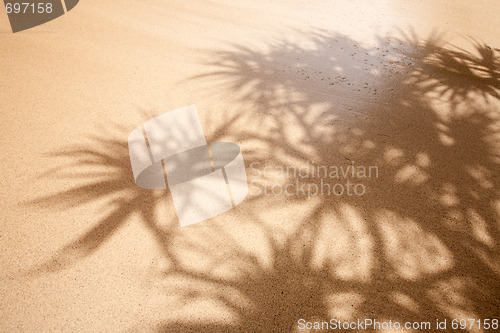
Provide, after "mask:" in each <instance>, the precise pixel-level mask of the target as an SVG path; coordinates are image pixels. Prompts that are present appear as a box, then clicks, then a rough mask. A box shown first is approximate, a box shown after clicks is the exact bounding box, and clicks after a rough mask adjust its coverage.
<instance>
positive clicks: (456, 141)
mask: <svg viewBox="0 0 500 333" xmlns="http://www.w3.org/2000/svg"><path fill="white" fill-rule="evenodd" d="M304 35H306V36H308V38H309V39H310V42H311V43H312V44H313V45H314V47H304V46H303V45H300V44H295V43H292V42H290V43H282V42H280V43H276V44H273V45H270V48H269V49H270V50H269V51H266V52H255V51H253V50H252V49H250V48H248V47H245V46H239V45H233V46H231V49H230V50H229V51H227V52H226V51H221V52H217V53H215V54H212V59H213V62H211V63H209V64H207V67H211V68H213V71H210V72H208V73H207V74H206V75H203V76H199V77H197V79H198V80H208V81H209V82H211V84H213V85H214V89H220V88H222V89H224V91H231V92H234V94H235V96H237V98H238V99H239V103H241V105H244V106H245V109H246V110H253V112H246V113H241V112H239V111H236V112H235V114H233V115H230V116H229V117H228V119H229V120H228V122H227V123H224V122H222V123H218V124H217V126H215V128H216V129H214V130H213V133H215V134H214V135H213V136H214V137H213V139H214V141H215V139H217V137H218V136H219V135H221V136H223V135H224V136H231V137H234V138H237V139H239V140H242V141H245V142H248V143H251V144H252V148H251V149H248V150H247V151H246V154H245V162H246V165H247V167H249V166H250V165H252V163H254V162H259V163H261V166H273V165H274V166H276V165H293V166H295V167H297V168H298V167H300V166H302V165H304V164H305V163H306V162H308V161H313V162H314V163H316V164H317V165H325V166H331V165H339V164H342V163H346V161H347V163H348V164H351V162H352V164H353V165H354V161H355V162H356V164H358V165H377V166H378V168H379V169H380V171H381V174H382V173H383V175H382V176H381V177H380V178H378V177H376V178H365V179H363V180H362V182H363V185H364V186H365V187H366V188H367V192H366V195H364V196H347V195H344V196H339V197H335V196H331V195H329V196H327V195H325V196H318V197H315V198H314V200H313V201H311V199H310V197H309V196H308V195H306V194H299V193H298V194H296V195H292V196H284V195H281V196H276V197H266V196H265V195H257V196H254V197H251V198H249V199H247V200H246V202H245V203H243V204H241V205H240V206H239V207H238V208H237V209H235V210H234V211H235V213H234V214H237V216H238V217H239V218H238V219H237V220H236V221H235V222H234V223H238V227H241V228H247V229H249V230H250V231H249V232H248V233H249V235H251V236H252V237H254V236H255V239H254V238H251V240H252V241H248V239H247V241H243V242H242V241H241V238H239V237H240V236H241V235H238V232H237V231H234V230H231V226H225V227H213V228H210V229H207V230H203V229H200V230H197V231H196V232H194V231H193V230H190V231H193V232H183V233H180V232H178V231H176V228H175V226H174V221H173V222H170V223H169V224H168V225H167V227H166V228H162V227H160V226H159V223H158V216H155V215H154V213H153V211H154V207H155V206H156V205H158V204H160V201H161V200H164V199H165V197H166V196H167V197H168V192H167V193H165V192H155V191H149V190H141V189H140V188H138V187H136V186H135V184H134V181H133V178H132V172H131V169H130V162H129V156H128V146H127V143H126V141H124V140H111V139H109V136H106V135H103V136H99V137H95V138H94V140H95V142H96V144H95V146H91V147H92V148H90V149H89V148H88V147H89V146H88V145H85V146H81V147H73V148H71V149H69V150H68V151H66V152H63V153H61V154H59V155H60V156H63V157H67V158H69V159H70V160H71V161H73V162H74V163H75V165H78V166H79V167H81V168H82V169H83V171H82V172H81V173H75V172H74V171H70V172H62V174H61V176H63V177H67V178H68V179H79V180H82V179H84V180H86V179H90V182H89V183H87V184H85V185H83V186H76V187H75V188H73V189H70V190H68V191H64V192H62V193H58V194H56V195H54V196H51V197H46V198H40V199H39V200H38V201H39V202H40V203H44V204H47V203H49V204H53V205H54V206H59V207H61V208H62V209H64V208H65V207H68V205H70V206H71V205H75V204H77V205H81V204H84V203H88V202H92V201H94V200H99V201H102V202H107V203H108V205H109V207H111V208H112V209H111V213H109V215H107V216H106V217H104V218H102V219H100V220H99V221H98V223H97V225H96V226H94V227H93V228H92V229H91V230H90V231H89V232H87V233H86V234H85V235H83V236H81V237H79V238H77V239H76V240H75V241H73V242H71V243H70V244H68V245H67V246H65V247H64V248H63V249H61V251H59V252H58V253H57V254H56V255H55V256H54V257H53V258H52V259H51V260H49V261H48V262H47V263H45V264H43V265H42V267H41V268H40V269H41V271H42V272H46V271H56V270H59V269H63V268H65V267H67V266H68V265H71V264H74V263H75V262H77V261H78V260H79V259H81V258H84V257H86V256H88V255H90V254H91V253H93V252H94V251H95V250H96V249H98V248H99V246H100V245H101V244H103V243H104V242H105V241H106V240H107V239H109V238H110V237H111V236H112V235H113V234H114V233H115V232H116V230H118V229H119V228H120V227H121V226H122V225H123V224H124V223H125V221H127V220H128V219H129V218H130V216H131V215H132V214H140V215H141V221H143V222H144V225H145V227H146V228H147V229H148V230H151V231H152V232H153V234H154V235H155V237H156V240H157V241H158V244H159V245H160V246H161V248H162V250H163V255H164V256H165V258H166V259H167V260H168V261H169V262H170V263H171V265H170V266H169V268H168V269H166V270H165V272H164V275H163V279H164V281H165V283H167V284H168V282H169V281H170V282H171V281H184V282H186V281H188V282H189V283H187V284H186V285H182V286H181V287H179V288H176V289H175V290H172V289H171V288H170V289H169V290H168V292H169V293H173V294H174V295H175V296H177V297H178V302H174V303H173V304H171V306H172V308H175V309H178V308H182V307H183V306H187V307H191V308H192V307H196V306H198V305H199V304H200V302H209V304H210V305H211V306H213V307H214V308H215V309H216V312H217V313H216V314H215V319H214V320H207V319H206V318H205V319H199V320H192V321H188V320H187V319H186V318H182V317H180V318H179V319H176V320H167V321H165V322H161V323H159V324H156V323H155V324H153V326H155V327H154V331H157V332H174V331H175V332H195V331H196V332H199V331H203V332H294V331H297V328H298V322H299V320H300V319H304V320H306V321H315V322H323V321H329V320H330V319H331V318H338V319H341V320H355V319H363V318H373V319H377V320H379V321H384V320H393V321H399V322H405V321H416V322H417V321H418V322H424V321H429V320H430V321H433V320H435V318H439V319H441V320H442V319H447V320H448V322H449V323H450V322H451V320H452V319H454V318H457V316H472V318H498V316H499V315H500V314H499V309H500V304H499V303H498V300H499V299H500V294H499V292H500V288H499V285H498V281H499V279H498V277H499V274H500V270H499V269H498V262H499V261H498V260H499V245H498V243H497V239H499V238H498V236H499V225H498V220H500V216H499V215H500V212H499V208H498V198H499V193H498V188H499V182H500V180H499V177H498V175H499V174H500V172H499V171H500V168H499V165H500V161H499V156H500V155H499V152H500V147H499V140H498V132H499V128H500V126H498V124H499V119H498V109H497V108H496V104H494V103H496V102H497V100H498V89H499V78H498V73H499V64H498V60H497V57H496V55H495V53H493V52H494V51H491V49H489V48H488V47H487V46H485V45H484V44H481V43H479V42H475V44H474V47H475V48H476V52H475V54H473V53H471V52H470V51H466V50H462V49H457V48H452V47H450V46H443V45H442V44H441V41H440V39H439V38H429V39H427V40H424V41H422V40H421V39H420V38H418V37H417V36H415V35H410V36H403V37H402V38H401V39H394V38H393V39H391V40H388V39H383V38H380V39H379V41H378V45H377V46H376V47H363V46H361V45H360V43H358V42H357V41H354V40H351V39H349V38H346V37H343V36H339V35H337V34H324V33H318V32H310V31H308V32H307V33H304ZM391 43H392V44H391ZM389 44H390V45H393V46H387V45H389ZM386 51H387V52H386ZM384 58H385V59H384ZM352 78H356V80H352ZM361 81H363V85H362V86H361V87H358V86H356V85H355V84H356V83H357V82H361ZM304 82H305V83H306V84H304ZM382 91H384V93H382ZM346 96H347V97H346ZM352 96H354V97H352ZM436 96H440V98H441V99H442V100H443V101H444V103H445V104H446V106H447V107H448V110H446V112H445V111H443V110H442V108H439V107H435V105H434V103H435V102H436V99H437V98H436ZM478 96H481V98H483V99H484V101H483V100H479V99H478V98H479V97H478ZM486 101H488V102H486ZM490 102H491V103H490ZM235 109H237V108H235ZM263 111H265V112H263ZM257 113H259V114H258V115H257ZM242 123H243V124H245V126H244V127H242V126H241V124H242ZM126 134H128V133H126ZM126 134H124V135H123V137H126ZM94 168H97V171H96V170H95V169H94ZM69 170H71V165H70V168H69ZM308 172H310V171H308ZM291 180H292V179H288V178H287V179H285V181H291ZM298 181H299V182H300V183H306V184H314V185H316V186H318V188H319V187H320V186H321V183H320V179H319V178H318V177H315V176H313V175H311V174H308V175H307V177H304V178H301V179H298ZM305 203H307V205H304V204H305ZM291 205H297V206H299V205H303V206H301V207H304V206H307V207H306V208H304V210H305V213H304V214H303V215H300V214H296V215H295V216H292V217H289V218H286V221H283V220H285V218H284V217H281V216H282V215H281V211H280V210H281V209H282V207H283V210H285V209H284V207H290V206H291ZM266 209H269V210H272V209H275V210H277V211H280V213H278V214H275V215H274V216H275V217H276V216H278V218H271V217H269V216H268V215H265V214H264V215H263V211H265V210H266ZM283 214H284V212H283ZM174 235H175V237H174ZM246 237H248V236H246ZM173 238H175V239H173ZM254 242H255V243H259V244H260V247H257V245H255V244H254ZM173 244H175V247H174V245H173ZM194 257H196V258H197V260H198V262H199V263H202V264H200V265H199V266H198V267H196V265H193V262H194V260H193V258H194ZM193 266H194V267H193ZM205 308H206V305H205ZM461 318H463V317H459V318H458V319H461ZM139 330H141V331H142V330H143V329H139ZM365 330H366V331H367V332H375V331H378V330H377V329H376V328H375V327H369V328H366V329H365ZM316 331H318V332H320V331H336V330H334V329H332V328H331V327H323V328H322V329H321V330H320V329H319V330H316ZM427 331H439V330H438V329H437V328H435V327H431V328H429V329H427ZM457 331H462V332H465V331H468V330H467V329H465V328H462V329H458V330H457Z"/></svg>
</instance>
